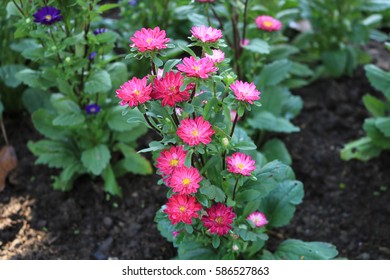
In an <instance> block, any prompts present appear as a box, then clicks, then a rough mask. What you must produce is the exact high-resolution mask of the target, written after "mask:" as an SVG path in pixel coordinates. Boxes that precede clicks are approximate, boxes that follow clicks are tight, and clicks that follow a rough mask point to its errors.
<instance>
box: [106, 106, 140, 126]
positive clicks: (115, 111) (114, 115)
mask: <svg viewBox="0 0 390 280" xmlns="http://www.w3.org/2000/svg"><path fill="white" fill-rule="evenodd" d="M122 111H123V108H122V107H121V106H115V107H112V108H111V109H110V110H109V111H108V114H107V124H108V126H109V127H110V128H111V129H112V130H115V131H131V130H132V129H133V127H139V126H140V124H139V123H132V124H129V123H128V122H127V119H129V118H137V119H142V120H143V116H142V114H141V113H140V112H139V110H138V109H137V108H134V109H132V110H130V111H129V112H128V113H127V114H126V116H123V115H122Z"/></svg>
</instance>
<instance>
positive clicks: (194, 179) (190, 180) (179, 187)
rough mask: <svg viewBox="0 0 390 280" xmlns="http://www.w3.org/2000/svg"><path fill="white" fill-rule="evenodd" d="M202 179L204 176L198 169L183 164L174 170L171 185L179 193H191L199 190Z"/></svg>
mask: <svg viewBox="0 0 390 280" xmlns="http://www.w3.org/2000/svg"><path fill="white" fill-rule="evenodd" d="M200 181H202V176H200V174H199V171H198V169H196V168H195V167H189V168H188V167H186V166H183V167H178V168H176V169H175V170H174V171H173V174H172V176H171V178H170V180H169V186H170V187H171V188H172V189H173V191H174V192H177V193H179V194H191V193H196V192H197V190H198V189H199V187H200V186H199V182H200Z"/></svg>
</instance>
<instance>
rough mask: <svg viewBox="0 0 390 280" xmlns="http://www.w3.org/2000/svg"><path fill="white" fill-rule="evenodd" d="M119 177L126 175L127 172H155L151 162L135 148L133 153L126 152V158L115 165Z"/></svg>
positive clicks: (144, 173) (141, 173) (145, 173)
mask: <svg viewBox="0 0 390 280" xmlns="http://www.w3.org/2000/svg"><path fill="white" fill-rule="evenodd" d="M114 171H115V174H116V176H117V177H120V176H123V175H125V174H126V173H127V172H131V173H134V174H140V175H149V174H152V173H153V169H152V165H151V164H150V162H149V161H148V160H147V159H146V158H145V157H143V156H142V155H140V154H137V153H136V152H135V151H134V150H133V152H132V153H126V154H125V158H124V159H122V160H120V161H118V162H117V163H116V164H115V166H114Z"/></svg>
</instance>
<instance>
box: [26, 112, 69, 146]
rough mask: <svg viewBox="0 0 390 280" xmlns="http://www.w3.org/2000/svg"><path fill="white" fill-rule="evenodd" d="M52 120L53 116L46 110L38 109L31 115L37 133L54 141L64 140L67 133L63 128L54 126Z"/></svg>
mask: <svg viewBox="0 0 390 280" xmlns="http://www.w3.org/2000/svg"><path fill="white" fill-rule="evenodd" d="M54 118H55V115H54V114H53V113H51V112H50V111H48V110H46V109H39V110H37V111H35V112H34V113H33V114H32V121H33V124H34V127H35V128H36V129H37V130H38V131H39V133H41V134H42V135H44V136H46V137H48V138H51V139H55V140H61V139H64V138H65V137H66V134H67V131H66V130H64V129H63V128H60V127H57V126H54V125H53V120H54Z"/></svg>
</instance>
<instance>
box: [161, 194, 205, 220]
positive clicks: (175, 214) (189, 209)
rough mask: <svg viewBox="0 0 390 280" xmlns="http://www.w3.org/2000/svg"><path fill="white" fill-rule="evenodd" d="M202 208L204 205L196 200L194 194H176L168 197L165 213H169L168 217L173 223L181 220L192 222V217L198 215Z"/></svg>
mask: <svg viewBox="0 0 390 280" xmlns="http://www.w3.org/2000/svg"><path fill="white" fill-rule="evenodd" d="M200 209H202V205H200V203H199V202H197V201H196V198H195V197H194V196H188V195H183V194H174V195H172V196H171V197H170V198H168V202H167V204H166V208H165V209H164V213H166V214H168V219H169V220H171V222H172V224H173V225H174V224H177V223H179V222H183V223H185V224H192V218H197V217H198V211H199V210H200Z"/></svg>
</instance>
